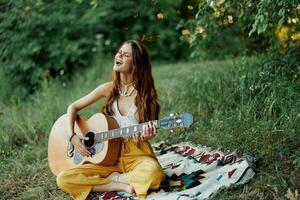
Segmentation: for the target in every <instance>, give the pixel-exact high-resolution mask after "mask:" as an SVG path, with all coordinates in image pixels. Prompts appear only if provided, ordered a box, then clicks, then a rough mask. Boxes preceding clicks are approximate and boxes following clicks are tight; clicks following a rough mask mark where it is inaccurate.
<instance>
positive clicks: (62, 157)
mask: <svg viewBox="0 0 300 200" xmlns="http://www.w3.org/2000/svg"><path fill="white" fill-rule="evenodd" d="M68 123H69V122H68V118H67V114H64V115H62V116H61V117H60V118H59V119H57V120H56V122H55V123H54V125H53V127H52V129H51V132H50V136H49V141H48V162H49V167H50V169H51V171H52V172H53V174H55V175H57V174H58V173H59V172H61V171H63V170H66V169H71V168H74V167H77V166H79V165H82V164H84V163H95V164H100V165H113V164H115V163H116V161H117V159H118V157H119V153H120V145H121V139H111V140H106V141H103V142H98V143H92V144H91V146H90V147H89V151H90V152H92V153H91V156H89V157H83V156H82V155H81V154H80V153H79V152H73V153H74V155H73V156H72V157H69V156H68V137H69V136H68V131H67V127H68ZM118 127H119V126H118V123H117V122H116V121H115V119H114V118H112V117H109V116H106V115H104V114H102V113H96V114H94V115H93V116H92V117H91V118H89V119H88V120H83V119H82V118H79V117H78V118H77V119H76V122H75V126H74V131H75V133H76V134H81V135H83V136H86V135H87V134H88V133H89V132H93V133H97V132H105V131H108V130H111V129H116V128H118Z"/></svg>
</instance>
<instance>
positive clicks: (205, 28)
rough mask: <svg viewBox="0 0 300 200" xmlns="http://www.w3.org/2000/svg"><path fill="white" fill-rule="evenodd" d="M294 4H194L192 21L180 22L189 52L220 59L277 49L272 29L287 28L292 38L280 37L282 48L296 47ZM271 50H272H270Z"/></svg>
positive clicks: (298, 39) (296, 9)
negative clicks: (188, 43) (282, 43)
mask: <svg viewBox="0 0 300 200" xmlns="http://www.w3.org/2000/svg"><path fill="white" fill-rule="evenodd" d="M299 13H300V8H299V3H298V1H286V0H279V1H276V3H274V1H271V0H268V1H260V0H255V1H246V0H245V1H244V0H243V1H231V0H230V1H224V0H209V1H200V2H199V3H198V12H197V13H196V14H195V17H194V18H193V19H190V20H188V21H182V23H181V26H182V27H186V28H187V29H188V30H189V33H188V34H187V35H186V36H185V37H186V38H188V39H189V41H190V44H191V47H192V49H193V53H192V56H193V57H198V56H200V57H202V58H218V57H219V58H224V57H226V56H227V57H228V56H237V55H244V54H246V55H253V54H257V53H260V52H265V51H267V50H268V49H269V48H270V47H278V44H279V43H278V40H282V38H278V34H277V35H276V32H275V29H278V28H280V27H282V26H288V27H289V28H290V30H292V32H293V33H294V36H293V37H291V36H288V35H286V33H283V34H281V36H280V37H284V38H286V37H287V39H285V41H284V42H285V43H288V44H287V45H284V46H285V47H290V46H295V45H296V46H299V44H300V37H299V36H298V34H299V33H300V26H299V17H297V16H299ZM273 50H274V49H273Z"/></svg>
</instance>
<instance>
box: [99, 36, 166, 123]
mask: <svg viewBox="0 0 300 200" xmlns="http://www.w3.org/2000/svg"><path fill="white" fill-rule="evenodd" d="M125 43H128V44H131V47H132V62H133V63H132V64H133V71H132V75H133V86H134V87H135V89H136V90H137V96H136V98H135V105H136V106H137V108H138V116H139V123H142V122H146V121H150V120H155V119H158V115H159V111H160V105H159V103H158V97H157V92H156V89H155V85H154V80H153V77H152V71H151V61H150V57H149V53H148V51H147V49H146V47H145V46H144V45H143V44H142V43H140V42H139V41H136V40H128V41H126V42H124V43H123V44H125ZM120 86H121V80H120V73H119V72H117V71H113V91H112V94H111V95H110V97H109V98H108V100H107V102H106V104H105V105H104V106H103V107H102V112H105V113H106V114H109V115H113V114H114V112H113V110H112V104H113V102H114V101H115V100H116V99H118V98H119V92H118V88H119V87H120Z"/></svg>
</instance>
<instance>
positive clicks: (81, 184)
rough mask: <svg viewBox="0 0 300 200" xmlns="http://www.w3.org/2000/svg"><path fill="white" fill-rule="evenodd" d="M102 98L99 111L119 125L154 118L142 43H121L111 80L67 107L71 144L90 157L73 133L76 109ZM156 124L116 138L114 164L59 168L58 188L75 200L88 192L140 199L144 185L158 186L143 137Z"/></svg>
mask: <svg viewBox="0 0 300 200" xmlns="http://www.w3.org/2000/svg"><path fill="white" fill-rule="evenodd" d="M101 98H106V104H105V105H104V106H103V108H102V111H103V112H104V113H106V114H108V115H112V116H113V117H114V118H115V119H116V120H117V122H118V123H119V125H120V127H124V126H128V125H133V124H137V123H141V122H147V121H150V120H155V119H157V118H158V114H159V110H160V106H159V104H158V100H157V93H156V90H155V86H154V81H153V77H152V72H151V63H150V59H149V55H148V52H147V50H146V48H145V47H144V45H142V44H141V43H140V42H138V41H135V40H130V41H126V42H125V43H124V44H123V45H122V46H121V48H120V49H119V51H118V52H117V54H116V55H115V60H114V67H113V81H112V82H109V83H105V84H103V85H100V86H99V87H97V88H96V89H95V90H93V91H92V92H91V93H90V94H88V95H87V96H84V97H83V98H81V99H79V100H77V101H75V102H74V103H72V104H71V105H70V106H69V107H68V112H67V113H68V117H69V136H70V143H71V144H72V145H73V147H74V149H75V151H79V152H80V153H81V154H82V155H84V156H89V154H90V153H89V151H88V150H87V149H85V147H84V146H83V144H82V140H84V139H87V138H83V137H81V136H79V135H76V134H75V133H74V122H75V119H76V115H77V112H78V111H79V110H81V109H83V108H85V107H87V106H89V105H90V104H92V103H94V102H96V101H97V100H99V99H101ZM155 134H156V128H155V126H154V125H153V124H151V123H147V126H144V127H143V132H142V133H141V135H140V136H138V135H135V136H134V137H133V138H129V139H126V140H125V139H124V140H122V142H121V152H120V157H119V159H118V161H117V163H116V164H114V165H113V166H100V165H96V164H85V165H82V166H80V167H78V168H74V169H69V170H66V171H62V172H61V173H60V174H58V176H57V184H58V186H59V187H60V188H61V189H62V190H64V191H66V192H68V193H70V195H71V196H72V197H73V198H74V199H77V200H79V199H85V198H86V197H87V195H88V194H89V192H104V191H124V192H127V193H131V194H135V195H137V196H138V197H139V198H141V199H145V198H146V195H147V192H148V190H149V189H157V188H158V187H159V185H160V183H161V181H163V179H164V173H163V171H162V168H161V166H160V164H159V163H158V161H157V159H156V157H155V156H154V154H153V151H152V148H151V146H150V143H149V142H148V141H147V139H149V138H151V137H153V136H155Z"/></svg>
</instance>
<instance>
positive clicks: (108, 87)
mask: <svg viewBox="0 0 300 200" xmlns="http://www.w3.org/2000/svg"><path fill="white" fill-rule="evenodd" d="M111 91H112V82H108V83H104V84H102V85H100V86H98V87H97V88H96V89H94V90H93V91H92V92H90V93H89V94H88V95H86V96H84V97H82V98H80V99H78V100H77V101H75V102H73V103H71V104H70V105H69V106H68V110H67V115H68V122H69V123H68V135H69V138H70V137H71V136H72V135H73V134H74V123H75V120H76V116H77V113H78V112H79V111H80V110H82V109H83V108H85V107H87V106H89V105H91V104H93V103H95V102H96V101H97V100H99V99H101V98H103V97H105V98H108V97H109V95H110V94H111ZM75 137H76V136H73V137H72V144H73V145H74V146H75V148H78V147H79V143H78V141H80V140H79V139H81V138H79V137H76V138H77V139H76V140H74V139H73V138H75ZM82 153H83V154H86V153H88V151H87V150H86V151H84V149H83V152H82Z"/></svg>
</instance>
